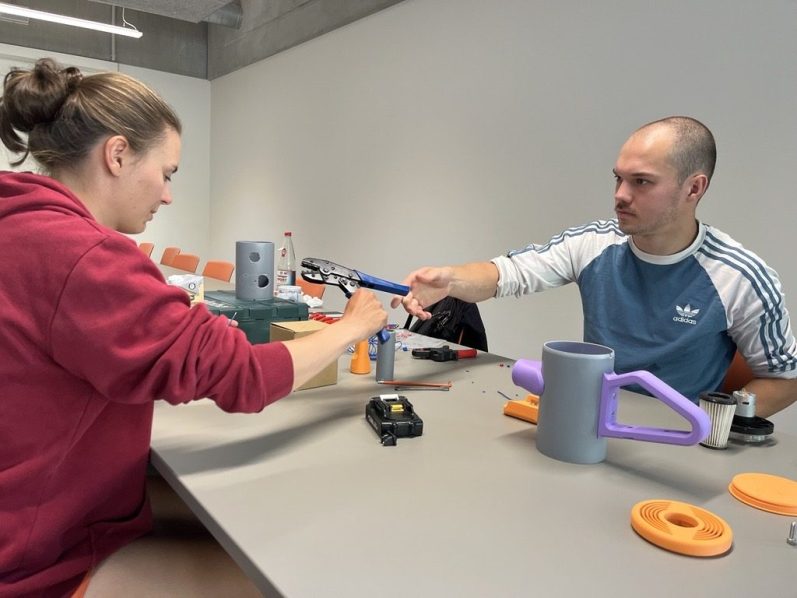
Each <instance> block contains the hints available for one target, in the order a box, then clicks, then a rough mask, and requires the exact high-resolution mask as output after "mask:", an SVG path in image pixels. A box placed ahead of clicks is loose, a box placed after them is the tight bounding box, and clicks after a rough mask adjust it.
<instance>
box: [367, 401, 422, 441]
mask: <svg viewBox="0 0 797 598" xmlns="http://www.w3.org/2000/svg"><path fill="white" fill-rule="evenodd" d="M365 419H366V420H368V423H369V424H371V427H372V428H373V429H374V431H375V432H376V434H377V436H379V440H380V442H381V443H382V444H383V445H384V446H396V442H397V441H398V439H399V438H407V437H411V436H420V435H421V434H423V420H422V419H421V418H420V417H418V414H417V413H415V409H413V407H412V403H410V402H409V401H408V400H407V397H405V396H399V395H380V396H378V397H372V398H371V399H370V400H369V401H368V403H367V404H366V405H365Z"/></svg>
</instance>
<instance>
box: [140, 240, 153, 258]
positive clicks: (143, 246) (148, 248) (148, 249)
mask: <svg viewBox="0 0 797 598" xmlns="http://www.w3.org/2000/svg"><path fill="white" fill-rule="evenodd" d="M138 248H139V249H140V250H141V251H143V252H144V255H146V256H147V257H151V256H152V250H153V249H155V243H139V244H138Z"/></svg>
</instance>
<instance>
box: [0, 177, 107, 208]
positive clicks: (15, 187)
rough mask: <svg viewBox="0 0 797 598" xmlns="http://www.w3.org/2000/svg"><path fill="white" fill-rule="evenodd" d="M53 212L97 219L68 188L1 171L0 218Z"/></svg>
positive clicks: (35, 178)
mask: <svg viewBox="0 0 797 598" xmlns="http://www.w3.org/2000/svg"><path fill="white" fill-rule="evenodd" d="M35 211H53V212H60V213H62V214H73V215H76V216H80V217H81V218H87V219H89V220H94V216H92V214H91V212H89V210H88V208H87V207H86V206H85V205H84V204H83V202H82V201H80V200H79V199H78V198H77V196H76V195H75V194H74V193H72V192H71V191H70V190H69V189H68V188H67V187H66V186H64V185H63V184H61V183H59V182H58V181H56V180H55V179H52V178H50V177H47V176H43V175H40V174H34V173H32V172H2V171H0V218H6V217H8V216H11V215H14V214H19V213H23V212H35Z"/></svg>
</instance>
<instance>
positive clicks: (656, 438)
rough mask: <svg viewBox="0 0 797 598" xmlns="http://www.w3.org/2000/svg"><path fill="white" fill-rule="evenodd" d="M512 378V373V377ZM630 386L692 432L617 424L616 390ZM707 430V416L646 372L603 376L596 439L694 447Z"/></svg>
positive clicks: (709, 425) (708, 428)
mask: <svg viewBox="0 0 797 598" xmlns="http://www.w3.org/2000/svg"><path fill="white" fill-rule="evenodd" d="M513 378H514V374H513ZM630 384H639V386H641V387H642V388H644V389H645V390H647V391H648V392H650V393H651V394H652V395H653V396H654V397H655V398H656V399H658V400H659V401H661V402H662V403H665V404H666V405H669V406H670V407H672V409H673V410H674V411H675V412H676V413H678V414H679V415H681V416H682V417H683V418H684V419H686V420H687V421H688V422H689V423H690V424H691V425H692V430H691V431H689V432H687V431H684V430H667V429H665V428H650V427H646V426H627V425H624V424H618V423H617V391H618V390H619V389H620V388H621V387H623V386H628V385H630ZM710 431H711V421H710V420H709V417H708V414H707V413H706V412H705V411H703V410H702V409H701V408H700V407H698V406H697V405H695V404H694V403H693V402H692V401H690V400H689V399H687V398H686V397H685V396H683V395H682V394H681V393H679V392H678V391H677V390H675V389H674V388H673V387H672V386H670V385H669V384H667V383H665V382H662V381H661V380H659V379H658V378H657V377H656V376H654V375H653V374H651V373H650V372H646V371H642V370H640V371H636V372H628V373H627V374H613V373H607V374H604V375H603V391H602V393H601V407H600V416H599V417H598V436H610V437H613V438H632V439H633V440H647V441H649V442H662V443H666V444H682V445H690V444H697V443H698V442H700V441H701V440H703V439H704V438H706V436H708V435H709V432H710Z"/></svg>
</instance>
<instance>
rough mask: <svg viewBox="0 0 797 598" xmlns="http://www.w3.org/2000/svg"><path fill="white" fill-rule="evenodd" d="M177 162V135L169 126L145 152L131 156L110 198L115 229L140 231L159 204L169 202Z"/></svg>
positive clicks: (123, 231)
mask: <svg viewBox="0 0 797 598" xmlns="http://www.w3.org/2000/svg"><path fill="white" fill-rule="evenodd" d="M179 161H180V135H179V134H178V133H177V132H176V131H174V130H173V129H168V130H167V132H166V134H165V135H164V138H163V140H162V141H161V142H160V143H158V144H156V145H154V146H153V147H152V148H150V149H149V150H148V151H147V152H146V153H144V154H141V155H137V156H134V158H133V160H132V165H131V168H130V169H129V170H128V171H126V172H125V178H124V182H123V185H122V187H121V188H120V189H119V191H120V193H119V194H118V196H117V197H115V198H114V199H113V201H114V204H115V221H116V222H115V224H114V226H113V228H114V229H115V230H118V231H119V232H122V233H126V234H135V233H140V232H142V231H143V230H144V229H145V228H146V226H147V223H148V222H149V221H150V220H152V218H153V216H154V215H155V212H157V211H158V208H160V206H161V205H162V204H163V205H168V204H170V203H171V202H172V195H171V189H170V181H171V176H172V175H173V174H174V173H175V172H176V171H177V165H178V163H179Z"/></svg>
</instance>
